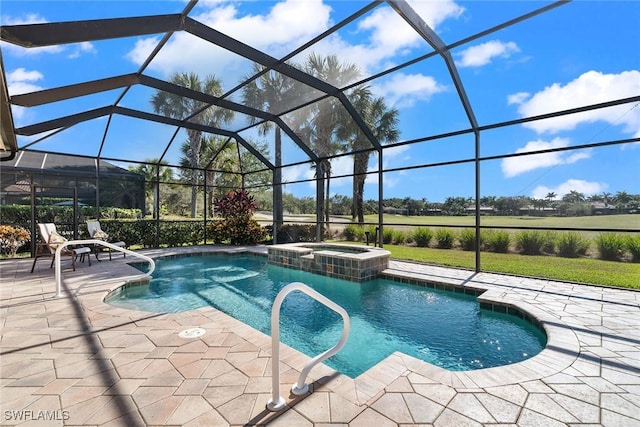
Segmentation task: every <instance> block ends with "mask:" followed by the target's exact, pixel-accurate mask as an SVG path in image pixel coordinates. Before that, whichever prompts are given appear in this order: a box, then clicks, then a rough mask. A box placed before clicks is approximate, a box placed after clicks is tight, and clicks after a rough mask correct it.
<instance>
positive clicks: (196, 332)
mask: <svg viewBox="0 0 640 427" xmlns="http://www.w3.org/2000/svg"><path fill="white" fill-rule="evenodd" d="M205 332H206V330H205V329H203V328H189V329H185V330H184V331H182V332H180V333H179V334H178V336H179V337H180V338H187V339H191V338H199V337H201V336H203V335H204V333H205Z"/></svg>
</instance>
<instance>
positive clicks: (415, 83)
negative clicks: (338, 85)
mask: <svg viewBox="0 0 640 427" xmlns="http://www.w3.org/2000/svg"><path fill="white" fill-rule="evenodd" d="M372 89H373V90H374V91H375V92H376V94H377V95H378V96H383V97H384V98H385V100H386V102H387V103H388V104H389V105H393V106H395V107H398V108H401V107H410V106H412V105H413V104H414V103H415V102H416V101H428V100H429V99H431V96H432V95H434V94H436V93H440V92H444V91H446V90H447V87H446V86H445V85H441V84H440V83H438V82H437V81H436V79H434V78H433V77H431V76H425V75H423V74H403V73H395V74H394V75H393V76H392V77H391V78H390V79H388V80H386V81H384V82H383V83H382V84H378V85H375V87H373V88H372Z"/></svg>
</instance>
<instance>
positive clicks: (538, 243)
mask: <svg viewBox="0 0 640 427" xmlns="http://www.w3.org/2000/svg"><path fill="white" fill-rule="evenodd" d="M547 242H548V236H545V235H544V234H543V233H541V232H540V231H538V230H524V231H521V232H519V233H518V234H516V244H517V246H518V250H519V251H520V253H522V254H524V255H539V254H541V253H542V248H543V246H545V243H547Z"/></svg>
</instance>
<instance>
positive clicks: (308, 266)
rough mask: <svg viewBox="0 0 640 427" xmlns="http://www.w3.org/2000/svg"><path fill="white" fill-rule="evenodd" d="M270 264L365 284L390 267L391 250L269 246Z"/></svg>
mask: <svg viewBox="0 0 640 427" xmlns="http://www.w3.org/2000/svg"><path fill="white" fill-rule="evenodd" d="M268 252H269V263H271V264H274V265H279V266H281V267H288V268H295V269H297V270H303V271H308V272H311V273H316V274H323V275H325V276H331V277H336V278H339V279H345V280H351V281H353V282H363V281H365V280H370V279H374V278H376V277H377V276H378V274H379V273H380V272H381V271H383V270H385V269H387V267H388V266H389V256H390V255H391V253H390V252H389V251H387V250H384V249H382V248H377V247H364V246H352V245H341V244H338V243H287V244H284V245H273V246H269V248H268Z"/></svg>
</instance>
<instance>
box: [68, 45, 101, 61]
mask: <svg viewBox="0 0 640 427" xmlns="http://www.w3.org/2000/svg"><path fill="white" fill-rule="evenodd" d="M96 52H97V51H96V48H95V47H94V46H93V44H92V43H90V42H82V43H78V44H75V45H74V50H73V52H71V53H70V54H69V55H67V58H69V59H75V58H79V57H80V55H82V54H83V53H96Z"/></svg>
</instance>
